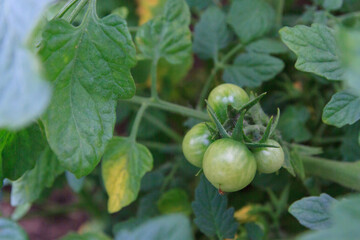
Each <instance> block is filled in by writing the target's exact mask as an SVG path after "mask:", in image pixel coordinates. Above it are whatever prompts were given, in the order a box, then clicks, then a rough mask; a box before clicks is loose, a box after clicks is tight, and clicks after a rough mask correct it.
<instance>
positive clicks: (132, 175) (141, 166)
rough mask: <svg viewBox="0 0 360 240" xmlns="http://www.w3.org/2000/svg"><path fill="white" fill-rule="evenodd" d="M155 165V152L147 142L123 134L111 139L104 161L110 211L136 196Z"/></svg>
mask: <svg viewBox="0 0 360 240" xmlns="http://www.w3.org/2000/svg"><path fill="white" fill-rule="evenodd" d="M152 165H153V158H152V155H151V153H150V151H149V150H148V149H147V148H146V147H145V146H143V145H141V144H137V143H135V142H133V141H131V140H130V139H127V138H122V137H115V138H113V139H112V140H111V141H110V143H109V144H108V146H107V148H106V151H105V154H104V156H103V162H102V177H103V179H104V184H105V188H106V191H107V193H108V195H109V200H108V211H109V212H110V213H114V212H117V211H119V210H120V209H122V208H123V207H125V206H127V205H129V204H130V203H131V202H133V201H134V200H135V199H136V197H137V195H138V192H139V189H140V182H141V178H142V177H143V176H144V175H145V173H146V172H148V171H150V170H151V169H152Z"/></svg>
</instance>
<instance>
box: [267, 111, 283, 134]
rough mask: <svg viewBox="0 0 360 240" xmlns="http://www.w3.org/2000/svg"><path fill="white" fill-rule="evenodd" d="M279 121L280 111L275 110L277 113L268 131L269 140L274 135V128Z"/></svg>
mask: <svg viewBox="0 0 360 240" xmlns="http://www.w3.org/2000/svg"><path fill="white" fill-rule="evenodd" d="M279 119H280V109H279V108H278V109H277V113H276V118H275V120H274V124H273V125H272V126H271V130H270V134H269V138H270V137H271V136H272V135H273V134H274V132H275V130H276V127H277V125H278V123H279Z"/></svg>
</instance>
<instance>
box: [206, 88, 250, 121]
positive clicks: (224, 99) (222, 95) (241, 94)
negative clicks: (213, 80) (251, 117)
mask: <svg viewBox="0 0 360 240" xmlns="http://www.w3.org/2000/svg"><path fill="white" fill-rule="evenodd" d="M249 100H250V98H249V96H248V95H247V93H246V92H245V91H244V89H242V88H241V87H238V86H236V85H234V84H230V83H226V84H221V85H219V86H217V87H216V88H214V89H213V90H212V91H211V92H210V94H209V97H208V103H209V105H210V106H211V107H212V109H214V112H215V114H216V116H217V117H218V119H219V121H220V122H221V123H224V122H225V120H226V119H227V107H228V105H229V104H231V106H233V107H234V108H236V109H239V108H240V107H241V106H243V105H244V104H246V103H247V102H249Z"/></svg>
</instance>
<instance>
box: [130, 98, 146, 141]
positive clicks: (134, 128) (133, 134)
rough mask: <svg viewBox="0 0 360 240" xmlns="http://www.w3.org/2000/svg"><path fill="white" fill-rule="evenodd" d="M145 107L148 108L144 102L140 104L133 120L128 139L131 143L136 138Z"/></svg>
mask: <svg viewBox="0 0 360 240" xmlns="http://www.w3.org/2000/svg"><path fill="white" fill-rule="evenodd" d="M147 107H148V104H147V103H145V102H144V103H142V104H141V107H140V109H139V111H138V112H137V114H136V118H135V121H134V123H133V126H132V128H131V133H130V139H131V140H132V141H134V142H135V141H136V136H137V132H138V129H139V126H140V122H141V119H142V117H143V115H144V112H145V110H146V108H147Z"/></svg>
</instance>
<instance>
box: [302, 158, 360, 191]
mask: <svg viewBox="0 0 360 240" xmlns="http://www.w3.org/2000/svg"><path fill="white" fill-rule="evenodd" d="M301 159H302V161H303V164H304V168H305V173H306V174H308V175H313V176H317V177H321V178H323V179H326V180H329V181H333V182H335V183H338V184H340V185H342V186H344V187H348V188H351V189H355V190H357V191H360V161H357V162H337V161H331V160H328V159H323V158H317V157H310V156H302V158H301Z"/></svg>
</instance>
